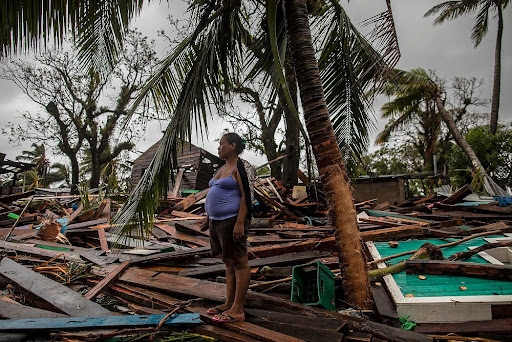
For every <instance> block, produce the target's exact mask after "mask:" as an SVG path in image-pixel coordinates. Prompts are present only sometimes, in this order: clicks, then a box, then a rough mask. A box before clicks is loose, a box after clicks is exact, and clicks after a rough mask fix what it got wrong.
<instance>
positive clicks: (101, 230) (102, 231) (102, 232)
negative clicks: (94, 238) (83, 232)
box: [98, 228, 110, 252]
mask: <svg viewBox="0 0 512 342" xmlns="http://www.w3.org/2000/svg"><path fill="white" fill-rule="evenodd" d="M98 238H99V239H100V246H101V250H102V251H104V252H107V251H108V250H110V248H109V247H108V241H107V234H105V228H98Z"/></svg>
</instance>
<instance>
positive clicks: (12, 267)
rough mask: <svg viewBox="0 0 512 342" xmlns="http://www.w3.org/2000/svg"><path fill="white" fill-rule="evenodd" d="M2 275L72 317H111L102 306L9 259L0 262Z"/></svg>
mask: <svg viewBox="0 0 512 342" xmlns="http://www.w3.org/2000/svg"><path fill="white" fill-rule="evenodd" d="M0 274H1V275H3V276H4V277H5V278H7V279H9V280H11V281H13V282H14V283H16V284H18V285H19V286H20V287H22V288H23V289H25V290H26V291H28V292H30V293H32V294H34V295H35V296H37V297H39V298H41V299H43V300H45V301H47V302H48V303H50V304H52V305H53V306H55V307H56V308H57V309H59V310H60V311H62V312H64V313H65V314H68V315H70V316H74V317H77V316H84V315H86V316H109V315H111V312H110V311H109V310H107V309H105V308H104V307H102V306H101V305H99V304H97V303H95V302H91V301H90V300H87V299H85V298H84V297H82V295H80V294H79V293H77V292H75V291H73V290H71V289H69V288H68V287H66V286H64V285H62V284H59V283H57V282H56V281H53V280H51V279H49V278H47V277H45V276H44V275H41V274H39V273H37V272H34V271H32V270H31V269H29V268H27V267H25V266H23V265H20V264H18V263H17V262H15V261H12V260H11V259H9V258H3V259H2V260H1V261H0Z"/></svg>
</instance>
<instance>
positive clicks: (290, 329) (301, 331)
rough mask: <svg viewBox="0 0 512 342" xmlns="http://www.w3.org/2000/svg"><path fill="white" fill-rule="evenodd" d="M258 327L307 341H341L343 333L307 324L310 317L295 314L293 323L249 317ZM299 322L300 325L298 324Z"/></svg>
mask: <svg viewBox="0 0 512 342" xmlns="http://www.w3.org/2000/svg"><path fill="white" fill-rule="evenodd" d="M248 321H249V322H250V323H253V324H255V325H257V326H259V327H263V328H266V329H269V330H273V331H277V332H280V333H282V334H285V335H288V336H292V337H295V338H298V339H301V340H305V341H308V342H325V341H329V342H341V341H343V334H342V333H340V332H337V331H332V330H325V329H319V328H315V327H313V326H310V325H307V322H310V319H307V320H304V319H302V318H300V317H299V316H297V318H296V320H295V323H296V324H291V323H282V322H275V321H270V320H266V319H258V318H251V319H249V320H248ZM299 324H300V325H299Z"/></svg>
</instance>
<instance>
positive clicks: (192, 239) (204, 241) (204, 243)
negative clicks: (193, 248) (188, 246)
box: [155, 223, 210, 247]
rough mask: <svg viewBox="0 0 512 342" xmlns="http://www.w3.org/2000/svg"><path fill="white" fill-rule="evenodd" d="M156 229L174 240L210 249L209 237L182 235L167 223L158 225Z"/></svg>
mask: <svg viewBox="0 0 512 342" xmlns="http://www.w3.org/2000/svg"><path fill="white" fill-rule="evenodd" d="M155 227H157V228H159V229H161V230H162V231H164V232H165V233H166V234H169V236H170V237H171V238H173V239H176V240H180V241H183V242H186V243H192V244H194V245H197V246H201V247H209V246H210V239H209V238H208V237H205V236H203V234H201V235H199V236H198V235H191V234H187V233H182V232H180V231H178V230H176V228H175V227H174V226H172V225H168V224H165V223H156V224H155Z"/></svg>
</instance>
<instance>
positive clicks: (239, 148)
mask: <svg viewBox="0 0 512 342" xmlns="http://www.w3.org/2000/svg"><path fill="white" fill-rule="evenodd" d="M222 137H223V138H226V140H227V141H228V143H230V144H232V143H235V146H236V154H240V153H242V152H243V150H244V149H245V143H244V141H243V140H242V138H240V136H239V135H238V134H236V133H226V134H224V135H223V136H222Z"/></svg>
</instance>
